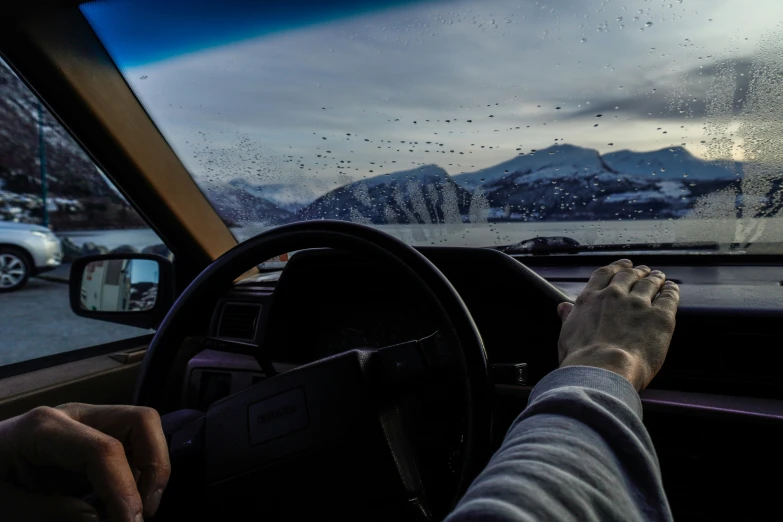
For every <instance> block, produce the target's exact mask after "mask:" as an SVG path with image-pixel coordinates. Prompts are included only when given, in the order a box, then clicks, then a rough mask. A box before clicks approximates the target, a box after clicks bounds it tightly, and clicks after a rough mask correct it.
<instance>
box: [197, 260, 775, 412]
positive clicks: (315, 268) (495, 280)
mask: <svg viewBox="0 0 783 522" xmlns="http://www.w3.org/2000/svg"><path fill="white" fill-rule="evenodd" d="M420 251H421V252H422V253H423V254H424V255H425V256H427V257H428V258H429V259H430V260H431V261H432V262H433V263H434V264H435V265H436V266H438V268H440V269H441V271H442V272H443V273H444V274H445V275H446V277H447V278H448V279H449V280H450V281H451V283H452V284H453V285H454V287H455V288H456V289H457V291H458V292H459V294H460V295H461V296H462V298H463V300H464V301H465V303H466V304H467V306H468V308H469V310H470V312H471V314H472V315H473V318H474V320H475V321H476V324H477V325H478V328H479V331H480V332H481V334H482V337H483V339H484V342H485V346H486V349H487V353H488V357H489V359H490V362H491V363H526V364H527V369H528V376H527V377H528V380H527V383H526V384H527V385H528V386H531V385H534V384H535V383H536V382H537V381H538V380H539V379H540V378H541V377H543V376H544V375H546V374H547V373H548V372H549V371H551V370H553V369H554V368H556V366H557V351H556V343H557V338H558V335H559V325H560V323H559V319H558V317H557V315H556V313H555V307H556V305H557V303H558V302H560V301H562V300H564V299H569V298H570V299H573V298H575V296H576V295H578V293H579V292H580V291H581V289H582V288H583V287H584V285H585V284H586V282H587V280H588V279H589V277H590V274H591V273H592V271H593V270H595V269H596V268H597V267H599V266H602V265H604V264H607V263H608V262H611V261H613V260H614V259H616V258H617V257H620V256H613V257H607V256H600V255H594V256H582V255H580V256H540V257H525V258H518V259H515V258H512V257H510V256H507V255H505V254H502V253H500V252H497V251H494V250H490V249H475V248H421V249H420ZM633 260H634V262H635V263H637V264H641V263H644V264H648V265H650V266H653V267H654V268H658V269H660V270H663V271H664V272H666V274H667V277H668V278H669V279H673V280H675V281H677V282H678V283H679V284H680V287H681V304H680V309H679V311H678V316H677V321H678V323H677V329H676V331H675V335H674V338H673V341H672V346H671V349H670V351H669V356H668V358H667V361H666V363H665V365H664V367H663V370H662V371H661V372H660V373H659V375H658V376H657V377H656V379H655V380H654V381H653V383H652V385H651V388H654V389H656V390H676V391H688V392H701V393H722V394H731V395H733V396H749V397H765V398H772V399H782V398H783V374H781V372H779V371H777V368H780V365H781V363H783V329H781V328H779V324H780V321H781V320H783V286H782V285H783V267H782V266H778V265H776V264H775V263H774V262H772V261H771V260H769V258H763V257H758V258H750V257H747V256H743V257H742V258H738V256H731V257H719V256H691V257H685V256H669V255H658V256H656V255H646V256H639V255H637V256H634V257H633ZM522 262H524V265H523V264H522ZM539 277H540V278H543V279H545V280H546V281H547V282H548V283H550V284H551V286H550V290H548V291H542V290H541V289H540V285H537V284H534V283H535V281H532V279H534V278H539ZM273 299H274V306H271V305H272V302H273ZM436 330H438V324H437V322H436V320H435V319H434V317H433V313H432V310H431V309H430V308H429V305H428V304H427V299H426V298H425V297H424V296H422V295H419V294H418V293H417V290H416V289H415V288H412V287H411V285H410V284H408V283H407V281H406V280H405V279H404V278H402V277H401V276H400V275H399V274H397V273H396V272H395V271H394V270H391V269H389V268H388V267H384V266H379V265H378V264H377V263H376V262H374V261H373V260H369V259H360V258H356V257H354V256H350V255H348V254H345V253H340V252H335V251H331V250H310V251H304V252H301V253H299V254H297V255H295V256H293V257H292V259H291V261H289V262H288V264H287V265H286V267H285V269H284V270H283V272H282V274H281V275H280V277H279V279H278V280H277V281H272V282H268V281H267V282H264V283H254V282H252V280H251V281H250V282H248V283H244V284H237V285H235V286H234V287H232V288H231V289H230V290H229V291H227V292H226V293H225V294H224V295H223V296H222V297H221V298H220V299H219V300H218V302H217V303H216V306H215V309H214V312H213V315H212V320H211V322H210V325H209V332H208V334H209V335H211V336H214V337H221V338H225V339H230V340H240V341H246V342H252V343H257V344H259V345H262V346H263V347H264V349H266V350H268V352H269V353H270V355H271V357H272V360H273V362H274V364H275V365H276V366H278V367H279V368H280V369H285V368H290V367H294V366H297V365H300V364H303V363H306V362H309V361H312V360H316V359H319V358H321V357H325V356H328V355H332V354H335V353H339V352H341V351H345V350H348V349H351V348H358V347H376V348H377V347H382V346H388V345H392V344H397V343H401V342H405V341H409V340H413V339H421V338H424V337H426V336H428V335H430V334H432V333H433V332H435V331H436ZM263 378H264V375H263V373H262V372H261V371H260V370H259V368H258V365H257V363H256V362H255V359H254V358H253V356H252V354H245V355H243V354H225V353H215V352H210V351H209V350H206V351H204V352H202V353H201V354H199V355H197V356H196V357H194V358H193V359H191V360H190V362H189V365H188V369H187V373H186V378H185V383H184V386H183V399H184V400H185V403H186V404H187V405H188V406H189V407H194V408H197V409H198V408H204V407H205V406H207V405H208V404H209V403H211V402H212V401H214V400H217V399H219V398H221V397H223V396H225V395H228V394H229V393H234V392H236V391H239V390H241V389H243V388H244V387H247V386H251V385H252V384H253V383H254V382H257V381H258V380H259V379H263Z"/></svg>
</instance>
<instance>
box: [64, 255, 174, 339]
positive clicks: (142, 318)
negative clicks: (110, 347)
mask: <svg viewBox="0 0 783 522" xmlns="http://www.w3.org/2000/svg"><path fill="white" fill-rule="evenodd" d="M69 286H70V300H71V310H73V312H74V313H75V314H76V315H78V316H80V317H89V318H91V319H98V320H100V321H108V322H110V323H118V324H125V325H128V326H136V327H139V328H155V327H157V326H158V325H159V324H160V322H161V321H162V320H163V318H164V317H165V316H166V313H167V312H168V311H169V308H171V305H172V304H173V302H174V266H173V265H172V263H171V261H169V260H168V259H166V258H165V257H161V256H157V255H152V254H107V255H100V256H85V257H80V258H79V259H77V260H76V261H74V262H73V264H72V265H71V276H70V284H69Z"/></svg>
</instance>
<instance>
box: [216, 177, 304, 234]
mask: <svg viewBox="0 0 783 522" xmlns="http://www.w3.org/2000/svg"><path fill="white" fill-rule="evenodd" d="M234 185H235V184H234V183H228V184H225V185H220V186H218V187H210V188H208V189H207V190H206V191H204V194H205V195H206V196H207V199H208V200H209V201H210V203H212V206H214V207H215V210H217V213H218V214H220V217H221V218H223V220H224V221H225V222H226V223H228V224H229V225H232V226H241V225H244V224H246V223H252V224H259V223H263V224H267V225H277V224H281V223H287V222H288V221H290V220H291V218H292V217H293V214H292V213H291V212H289V211H288V210H285V209H283V208H280V207H279V206H277V205H275V204H274V203H272V202H271V201H269V200H267V199H265V198H262V197H260V196H257V195H256V194H255V193H254V192H251V191H248V190H245V188H244V187H242V186H241V185H242V184H241V183H237V185H240V186H234Z"/></svg>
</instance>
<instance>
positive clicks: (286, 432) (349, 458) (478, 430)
mask: <svg viewBox="0 0 783 522" xmlns="http://www.w3.org/2000/svg"><path fill="white" fill-rule="evenodd" d="M307 248H332V249H338V250H341V251H346V252H349V253H353V254H359V255H362V256H365V257H371V258H372V259H377V260H378V261H379V262H382V263H384V266H387V267H394V268H395V269H397V270H399V272H400V273H401V274H404V276H405V277H406V278H408V279H409V280H410V282H411V284H412V285H415V287H417V288H418V289H420V290H421V295H422V296H424V299H425V300H426V301H427V305H428V306H429V307H430V308H431V309H432V312H433V315H434V317H436V318H437V319H438V325H439V330H438V333H437V334H436V335H433V336H431V337H429V338H427V339H423V340H411V341H410V342H406V343H403V344H398V345H395V346H388V347H384V348H380V349H353V350H349V351H346V352H343V353H340V354H337V355H333V356H329V357H326V358H323V359H321V360H318V361H315V362H311V363H308V364H305V365H302V366H299V367H297V368H295V369H293V370H289V371H287V372H284V373H280V374H277V375H274V376H270V375H269V373H270V372H272V371H274V370H273V369H271V370H270V372H267V378H265V379H263V380H261V381H260V382H258V383H256V384H254V385H253V386H252V387H250V388H247V389H245V390H242V391H240V392H238V393H235V394H233V395H230V396H228V397H226V398H224V399H222V400H219V401H217V402H215V403H214V404H212V405H211V406H210V407H209V409H208V410H207V412H205V413H204V414H202V416H200V417H198V418H196V419H193V420H192V422H188V423H187V425H186V426H184V427H179V428H180V430H179V431H177V432H176V433H174V434H169V441H170V451H174V449H173V448H172V445H177V451H183V452H185V453H187V454H189V455H190V454H193V455H195V454H196V453H197V455H198V456H197V457H195V458H197V460H198V461H199V463H200V464H202V465H203V468H201V469H202V472H203V474H202V475H201V477H200V479H199V480H203V481H204V484H205V485H206V488H205V492H206V493H205V494H206V497H207V498H208V499H212V501H211V504H212V505H220V506H222V508H221V509H223V511H222V512H223V514H225V510H224V508H225V506H226V505H227V502H228V500H227V499H229V498H230V499H232V500H231V501H232V502H234V501H238V500H239V497H240V495H247V494H249V495H250V497H252V498H251V499H250V500H248V499H247V498H245V497H243V498H242V501H243V502H244V503H245V506H246V507H247V503H248V502H251V503H253V502H255V503H256V504H255V505H256V506H257V507H261V508H263V507H266V508H267V514H269V512H270V509H271V508H270V505H271V504H270V502H271V501H270V500H268V499H266V500H260V497H261V496H263V495H261V493H262V492H264V491H270V490H271V489H270V488H278V487H279V489H275V493H274V495H275V498H286V499H289V501H290V500H293V499H295V498H297V497H298V498H299V499H301V501H302V502H292V503H291V504H289V505H288V506H283V505H278V506H277V507H276V508H275V509H272V510H271V511H275V512H277V514H278V515H280V516H281V517H282V518H297V516H298V515H301V516H302V517H304V516H306V515H305V513H309V512H310V511H311V510H310V509H309V508H307V505H308V503H310V502H311V500H312V499H317V500H316V501H315V503H321V504H324V503H327V504H329V503H331V502H332V500H335V499H332V496H329V498H327V497H326V495H325V494H319V492H322V491H325V490H331V489H332V486H334V488H335V489H339V488H338V486H337V485H338V484H340V483H341V482H344V483H345V484H344V485H345V487H346V488H347V491H343V497H344V498H343V499H342V500H339V502H338V501H337V500H335V502H337V504H335V505H339V506H348V507H349V508H354V507H356V506H364V505H365V504H367V503H368V502H369V498H370V497H373V502H376V501H377V502H381V503H383V502H390V498H393V499H395V500H397V499H399V500H401V501H402V502H401V504H402V505H404V506H407V507H405V509H404V510H403V511H400V514H401V516H405V517H407V518H408V519H414V518H413V516H414V515H415V516H417V517H418V518H419V519H421V520H429V519H431V518H432V517H433V511H432V509H431V507H430V506H429V504H428V501H427V495H426V492H425V491H424V487H423V486H422V481H421V474H422V472H425V471H426V470H423V469H420V468H419V465H420V464H419V462H418V459H417V457H416V452H415V451H414V450H413V449H412V448H413V446H412V444H411V437H410V436H409V433H408V430H407V428H406V425H405V422H404V421H403V420H402V418H401V415H400V407H399V405H400V401H401V400H402V397H405V396H410V393H418V392H419V391H420V390H422V389H424V388H422V387H421V383H422V382H423V381H425V382H426V381H427V380H428V379H429V378H430V376H431V375H432V374H433V372H440V374H443V373H444V372H445V373H447V374H448V375H449V376H450V377H451V378H452V379H453V380H454V381H455V382H458V383H459V384H458V388H459V390H460V396H453V397H451V400H452V401H461V402H462V403H463V404H462V410H461V411H462V412H463V415H462V416H461V419H462V420H461V423H462V425H463V426H462V428H463V430H462V433H463V437H464V442H463V447H462V450H461V452H462V453H461V457H460V458H459V459H458V462H456V464H455V469H454V472H455V473H456V475H457V477H458V480H456V484H457V485H456V488H455V491H454V492H453V495H452V499H453V500H452V504H453V503H455V502H456V500H457V499H458V498H459V497H460V496H461V494H462V493H463V492H464V491H465V490H466V489H467V486H468V485H469V483H470V481H471V480H472V478H473V477H474V476H475V475H476V473H477V472H478V471H479V470H480V469H481V467H482V466H483V464H484V463H485V461H486V457H487V456H488V455H487V451H486V450H487V448H488V446H489V442H490V432H491V410H490V399H491V395H492V387H491V384H490V380H489V377H488V370H487V354H486V352H485V350H484V345H483V342H482V339H481V335H480V334H479V331H478V329H477V327H476V324H475V322H474V321H473V318H472V317H471V314H470V312H469V311H468V309H467V307H466V306H465V303H464V302H463V301H462V299H461V298H460V296H459V294H458V293H457V291H456V290H455V289H454V287H453V286H452V285H451V283H450V282H449V281H448V280H447V279H446V277H445V276H444V275H443V274H442V273H441V272H440V270H439V269H438V268H437V267H436V266H435V265H433V264H432V263H431V262H430V261H429V260H428V259H427V258H425V257H424V256H423V255H422V254H420V253H419V252H418V251H417V250H415V249H414V248H412V247H411V246H409V245H407V244H406V243H404V242H402V241H400V240H399V239H397V238H395V237H393V236H391V235H389V234H386V233H384V232H381V231H380V230H378V229H375V228H371V227H368V226H364V225H360V224H356V223H349V222H342V221H327V220H323V221H308V222H300V223H294V224H290V225H285V226H281V227H278V228H274V229H271V230H268V231H266V232H263V233H261V234H259V235H258V236H255V237H253V238H251V239H248V240H247V241H245V242H243V243H240V244H238V245H236V246H235V247H234V248H232V249H231V250H229V251H228V252H226V253H225V254H223V255H222V256H221V257H219V258H218V259H216V260H215V261H214V262H213V263H212V264H210V265H209V266H208V267H207V268H206V269H205V270H204V271H203V272H202V273H201V274H200V275H199V276H198V277H196V279H195V280H194V281H193V282H192V283H191V284H190V285H189V286H188V288H187V289H186V290H185V291H184V292H183V293H182V295H181V296H180V297H179V298H178V299H177V301H176V303H175V304H174V306H173V307H172V308H171V310H170V311H169V313H168V314H167V316H166V318H165V319H164V320H163V322H162V324H161V325H160V327H159V329H158V330H157V333H156V334H155V337H154V338H153V340H152V343H151V344H150V346H149V348H148V350H147V354H146V356H145V359H144V362H143V364H142V368H141V375H140V377H139V383H138V386H137V390H136V400H135V402H136V404H138V405H146V406H151V407H156V408H158V409H159V411H161V413H167V411H165V410H166V408H165V407H164V406H163V405H164V404H165V401H164V395H165V390H166V388H167V382H169V381H170V380H171V375H172V371H173V370H174V371H176V370H175V368H176V366H177V365H181V364H182V361H181V360H180V361H177V352H178V349H177V348H178V347H180V346H182V345H183V342H184V341H185V340H186V338H188V336H191V335H193V334H194V333H195V332H198V331H203V327H201V326H200V325H194V324H193V318H197V317H204V316H205V313H208V311H211V308H212V307H213V306H214V303H215V302H216V299H217V298H218V296H220V295H221V294H222V293H223V292H225V290H226V289H228V288H230V286H231V285H232V284H233V282H234V281H235V279H236V278H237V277H239V276H240V275H242V274H243V273H245V272H246V271H247V270H249V269H251V268H253V267H254V266H257V265H258V264H259V263H260V262H263V261H264V260H266V259H270V258H272V257H274V256H277V255H280V254H282V253H285V252H294V251H298V250H303V249H307ZM381 276H382V274H381ZM207 309H209V310H207ZM308 326H309V325H302V327H308ZM265 348H266V347H260V346H259V347H254V349H255V350H256V355H257V358H259V360H262V361H263V353H261V351H262V350H263V349H265ZM269 366H271V364H269V365H268V366H267V367H269ZM183 434H184V435H183ZM196 447H197V452H196ZM189 452H190V453H189ZM173 468H174V469H173V473H174V474H173V475H172V479H173V478H174V477H175V476H176V473H177V469H176V467H174V466H173ZM381 470H383V474H384V476H383V477H382V478H381V477H380V476H378V477H376V475H380V473H381ZM357 473H359V474H363V476H360V477H358V479H359V480H358V481H357V480H355V479H356V478H357V477H355V476H354V475H355V474H357ZM272 476H273V477H276V478H275V480H274V481H270V480H269V479H270V477H272ZM263 477H265V478H263ZM284 477H289V478H290V477H293V479H292V480H293V482H287V483H286V484H287V485H286V487H282V486H280V483H285V478H284ZM311 477H318V478H312V480H310V479H311ZM259 481H260V482H259ZM249 483H252V484H253V485H252V486H251V487H247V485H248V484H249ZM262 483H263V484H264V485H263V486H260V484H262ZM243 486H244V487H243ZM326 486H330V487H326ZM262 487H263V488H265V489H260V488H262ZM380 488H386V489H380ZM292 489H295V490H298V491H296V492H295V493H296V495H294V494H293V493H292V491H291V490H292ZM253 491H255V492H256V494H255V495H254V494H253V493H252V492H253ZM240 492H243V493H240ZM376 493H377V495H376ZM256 497H259V499H258V500H257V499H256ZM164 500H165V498H164ZM384 505H388V506H391V504H384ZM310 507H312V508H313V509H316V508H317V509H316V510H317V511H318V512H320V513H321V515H323V511H322V508H321V507H319V506H310ZM328 507H329V508H331V507H334V506H331V505H330V506H328ZM243 509H244V508H243ZM340 509H343V508H342V507H341V508H340ZM395 509H396V508H395ZM384 511H385V513H386V514H387V515H389V514H390V513H392V512H393V511H394V510H393V509H392V508H384ZM296 514H298V515H296ZM441 514H442V513H437V512H436V513H434V515H435V516H440V515H441ZM224 518H225V517H224Z"/></svg>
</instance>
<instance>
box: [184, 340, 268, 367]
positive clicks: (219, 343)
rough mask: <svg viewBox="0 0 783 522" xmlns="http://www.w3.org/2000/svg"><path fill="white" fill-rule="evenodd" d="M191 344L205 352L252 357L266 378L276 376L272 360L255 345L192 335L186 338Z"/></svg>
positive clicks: (264, 351)
mask: <svg viewBox="0 0 783 522" xmlns="http://www.w3.org/2000/svg"><path fill="white" fill-rule="evenodd" d="M187 341H190V342H191V343H193V344H196V345H200V346H202V347H203V348H204V349H205V350H213V351H216V352H223V353H235V354H240V355H253V356H254V357H255V358H256V361H258V365H259V366H260V367H261V370H262V371H263V372H264V375H265V376H266V377H267V378H268V377H274V376H275V375H277V370H275V367H274V366H273V365H272V359H271V358H270V357H269V355H268V354H267V352H266V350H264V349H263V348H262V347H260V346H259V345H257V344H255V343H246V342H243V341H234V340H229V339H220V338H218V337H210V336H206V335H193V336H190V337H188V338H187Z"/></svg>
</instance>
